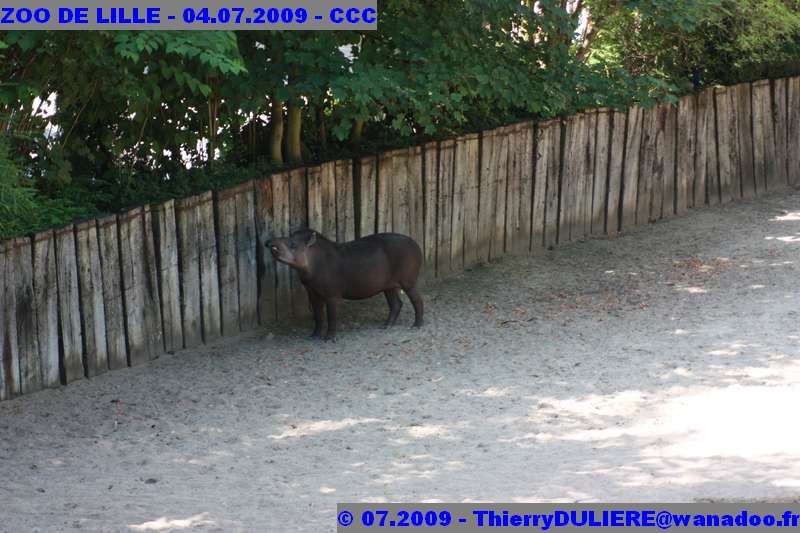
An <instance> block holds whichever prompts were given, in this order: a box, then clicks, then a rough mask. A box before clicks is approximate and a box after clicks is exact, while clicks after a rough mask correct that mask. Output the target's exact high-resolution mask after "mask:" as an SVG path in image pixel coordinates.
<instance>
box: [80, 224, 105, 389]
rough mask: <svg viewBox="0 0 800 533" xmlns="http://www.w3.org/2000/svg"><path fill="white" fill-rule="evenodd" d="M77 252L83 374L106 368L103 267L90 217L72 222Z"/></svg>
mask: <svg viewBox="0 0 800 533" xmlns="http://www.w3.org/2000/svg"><path fill="white" fill-rule="evenodd" d="M75 236H76V241H77V245H78V246H77V256H78V265H77V266H78V287H79V289H80V291H79V292H80V310H81V317H82V322H83V343H84V354H85V357H86V374H87V375H88V376H89V377H93V376H96V375H98V374H102V373H103V372H105V371H106V370H107V369H108V349H107V343H106V339H107V337H108V332H107V331H106V314H105V303H104V301H103V269H102V266H101V265H100V243H99V239H98V237H97V223H96V222H95V221H94V220H91V221H87V222H81V223H79V224H76V225H75Z"/></svg>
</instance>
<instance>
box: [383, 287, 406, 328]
mask: <svg viewBox="0 0 800 533" xmlns="http://www.w3.org/2000/svg"><path fill="white" fill-rule="evenodd" d="M383 294H385V295H386V303H388V304H389V317H388V318H387V319H386V324H385V325H386V327H389V326H394V324H395V322H397V317H398V316H400V309H402V308H403V301H402V300H401V299H400V289H386V290H385V291H383Z"/></svg>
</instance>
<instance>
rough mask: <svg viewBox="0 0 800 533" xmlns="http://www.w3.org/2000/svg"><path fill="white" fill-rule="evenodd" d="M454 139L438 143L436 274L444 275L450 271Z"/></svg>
mask: <svg viewBox="0 0 800 533" xmlns="http://www.w3.org/2000/svg"><path fill="white" fill-rule="evenodd" d="M455 151H456V150H455V141H453V140H447V141H442V142H441V143H440V145H439V187H438V195H437V210H438V221H437V230H438V236H437V246H436V251H437V259H436V275H437V276H438V277H445V276H447V275H448V274H450V272H451V271H452V269H451V265H450V261H451V255H452V247H451V241H452V235H453V169H454V168H455Z"/></svg>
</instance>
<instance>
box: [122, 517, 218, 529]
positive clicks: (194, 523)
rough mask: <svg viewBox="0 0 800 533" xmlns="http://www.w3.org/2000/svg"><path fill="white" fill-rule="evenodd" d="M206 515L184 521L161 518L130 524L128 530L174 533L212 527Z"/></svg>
mask: <svg viewBox="0 0 800 533" xmlns="http://www.w3.org/2000/svg"><path fill="white" fill-rule="evenodd" d="M207 515H208V513H202V514H198V515H195V516H191V517H189V518H185V519H169V518H167V517H165V516H162V517H161V518H159V519H158V520H151V521H150V522H144V523H143V524H131V525H129V526H128V528H129V529H131V530H133V531H176V530H180V529H190V528H194V527H199V526H213V525H214V522H213V521H212V520H208V519H207V518H206V517H207Z"/></svg>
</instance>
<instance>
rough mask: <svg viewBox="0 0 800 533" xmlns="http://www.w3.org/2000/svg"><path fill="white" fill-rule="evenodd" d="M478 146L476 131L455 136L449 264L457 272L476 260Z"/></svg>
mask: <svg viewBox="0 0 800 533" xmlns="http://www.w3.org/2000/svg"><path fill="white" fill-rule="evenodd" d="M478 149H479V144H478V136H477V135H475V134H470V135H464V136H461V137H459V138H457V139H456V147H455V151H456V154H455V168H454V170H453V173H454V183H453V234H452V248H451V250H452V254H451V264H452V265H453V268H454V270H457V271H460V270H463V269H464V267H465V266H466V267H471V266H472V265H474V264H475V263H476V262H477V255H478V253H477V234H476V232H477V230H478V219H477V217H478V172H479V169H478V163H479V161H478Z"/></svg>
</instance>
